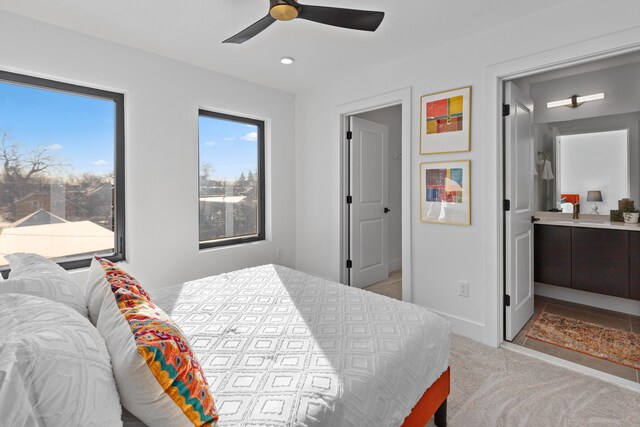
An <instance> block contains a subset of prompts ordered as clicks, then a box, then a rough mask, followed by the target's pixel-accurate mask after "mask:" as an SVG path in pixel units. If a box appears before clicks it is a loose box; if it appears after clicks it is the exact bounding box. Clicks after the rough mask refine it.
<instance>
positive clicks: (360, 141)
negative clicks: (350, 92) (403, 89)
mask: <svg viewBox="0 0 640 427" xmlns="http://www.w3.org/2000/svg"><path fill="white" fill-rule="evenodd" d="M348 123H349V131H348V132H350V134H349V135H350V136H351V139H348V140H347V144H349V156H348V157H347V159H346V160H347V162H346V163H347V164H346V167H347V177H348V181H349V183H348V187H349V193H350V194H349V196H350V197H349V198H348V200H347V210H348V217H349V230H350V233H349V235H350V236H349V237H350V239H349V244H348V248H349V253H348V259H349V260H350V261H351V268H349V273H350V274H349V284H350V285H351V286H355V287H358V288H364V289H366V290H368V291H371V292H375V293H380V294H383V295H386V296H389V297H392V298H397V299H400V300H401V299H402V162H401V160H402V106H401V105H393V106H389V107H384V108H379V109H375V110H370V111H366V112H363V113H359V114H355V115H352V116H349V117H348Z"/></svg>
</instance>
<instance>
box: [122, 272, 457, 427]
mask: <svg viewBox="0 0 640 427" xmlns="http://www.w3.org/2000/svg"><path fill="white" fill-rule="evenodd" d="M152 297H153V300H154V302H155V303H156V304H157V305H158V306H160V307H161V308H163V309H164V310H165V311H166V312H167V313H169V314H170V315H171V317H172V318H173V319H174V320H175V321H176V323H178V325H179V326H180V327H181V329H182V330H183V331H184V333H185V334H186V335H187V337H188V339H189V341H190V343H191V345H192V347H193V349H194V351H195V352H196V355H197V357H198V359H199V360H200V364H201V365H202V367H203V370H204V372H205V375H206V377H207V380H208V382H209V385H210V388H211V390H213V392H214V396H215V399H216V406H217V407H218V411H219V415H220V426H222V427H225V426H267V425H268V426H292V425H296V426H357V425H377V426H396V425H397V426H400V425H403V426H407V427H408V426H424V425H425V424H426V423H427V422H428V420H429V419H430V418H432V417H433V416H434V414H435V421H436V424H437V425H439V426H443V425H446V398H447V395H448V394H449V370H448V357H449V325H448V323H447V322H446V321H445V320H443V319H442V318H440V317H439V316H437V315H435V314H433V313H431V312H430V311H428V310H426V309H424V308H422V307H418V306H416V305H413V304H407V303H404V302H401V301H397V300H393V299H390V298H387V297H385V296H382V295H377V294H373V293H370V292H366V291H362V290H360V289H356V288H350V287H347V286H344V285H341V284H338V283H335V282H331V281H328V280H324V279H321V278H318V277H313V276H310V275H307V274H305V273H301V272H299V271H296V270H292V269H290V268H287V267H282V266H277V265H265V266H261V267H254V268H248V269H244V270H239V271H234V272H231V273H227V274H221V275H218V276H212V277H208V278H204V279H200V280H194V281H191V282H187V283H184V284H180V285H177V286H173V287H169V288H166V289H163V290H160V291H156V292H154V293H153V294H152ZM425 390H426V392H425ZM123 418H124V421H125V425H126V426H132V427H133V426H140V425H142V424H141V423H139V421H137V420H136V419H135V417H133V416H131V415H130V414H127V413H125V415H124V417H123Z"/></svg>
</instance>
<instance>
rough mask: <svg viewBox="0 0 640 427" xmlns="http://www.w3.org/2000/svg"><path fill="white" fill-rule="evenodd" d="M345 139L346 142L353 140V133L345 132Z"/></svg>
mask: <svg viewBox="0 0 640 427" xmlns="http://www.w3.org/2000/svg"><path fill="white" fill-rule="evenodd" d="M347 139H348V140H352V139H353V132H351V131H350V130H348V131H347Z"/></svg>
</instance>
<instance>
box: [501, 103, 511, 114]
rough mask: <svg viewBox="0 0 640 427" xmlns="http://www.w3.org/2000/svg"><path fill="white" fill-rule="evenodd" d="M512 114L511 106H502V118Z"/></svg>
mask: <svg viewBox="0 0 640 427" xmlns="http://www.w3.org/2000/svg"><path fill="white" fill-rule="evenodd" d="M510 114H511V105H509V104H502V117H507V116H509V115H510Z"/></svg>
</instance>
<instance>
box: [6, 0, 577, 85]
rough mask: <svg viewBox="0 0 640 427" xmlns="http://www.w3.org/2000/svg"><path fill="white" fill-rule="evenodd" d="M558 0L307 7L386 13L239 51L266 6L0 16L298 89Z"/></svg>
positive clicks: (59, 2)
mask: <svg viewBox="0 0 640 427" xmlns="http://www.w3.org/2000/svg"><path fill="white" fill-rule="evenodd" d="M565 1H567V0H535V1H531V0H482V1H478V0H458V1H442V0H438V1H435V0H309V1H308V3H309V4H316V5H321V6H337V7H346V8H352V9H371V10H380V11H384V12H385V13H386V16H385V19H384V21H383V22H382V25H381V26H380V28H379V29H378V31H377V32H375V33H369V32H359V31H354V30H345V29H340V28H335V27H330V26H326V25H320V24H317V23H314V22H309V21H303V20H294V21H291V22H276V23H274V24H273V25H272V26H271V27H270V28H268V29H267V30H265V31H264V32H263V33H262V34H260V35H258V36H257V37H256V38H254V39H252V40H250V41H248V42H246V43H244V44H241V45H232V44H224V45H223V44H222V43H221V42H222V40H224V39H226V38H228V37H229V36H232V35H234V34H236V33H237V32H239V31H240V30H242V29H244V28H245V27H247V26H249V25H250V24H252V23H253V22H255V21H257V20H258V19H260V18H262V17H263V16H264V15H266V14H267V12H268V5H269V2H268V0H186V1H185V0H133V1H132V0H109V1H97V0H56V1H52V0H0V9H4V10H6V11H9V12H13V13H16V14H20V15H24V16H27V17H31V18H34V19H37V20H41V21H44V22H48V23H51V24H54V25H58V26H61V27H65V28H68V29H71V30H74V31H78V32H81V33H85V34H89V35H92V36H95V37H99V38H102V39H106V40H110V41H113V42H116V43H121V44H123V45H127V46H131V47H134V48H138V49H142V50H145V51H148V52H152V53H155V54H159V55H162V56H166V57H169V58H174V59H177V60H180V61H183V62H187V63H190V64H194V65H197V66H200V67H204V68H207V69H211V70H214V71H219V72H222V73H225V74H230V75H234V76H237V77H240V78H242V79H246V80H250V81H254V82H257V83H261V84H264V85H267V86H271V87H275V88H278V89H282V90H286V91H290V92H296V91H298V90H302V89H305V88H309V87H312V86H314V85H315V84H317V83H321V82H326V81H329V80H331V79H334V78H339V76H340V75H342V74H343V73H345V72H346V73H353V72H356V71H358V70H361V69H366V68H370V67H375V66H376V65H379V64H382V63H386V62H389V61H394V60H397V59H400V58H403V57H406V56H410V55H412V54H415V53H417V52H419V51H423V50H426V49H428V48H430V47H433V46H437V45H441V44H444V43H447V42H448V41H450V40H452V39H456V38H460V37H464V36H467V35H470V34H473V33H476V32H479V31H482V30H484V29H487V28H490V27H494V26H496V25H499V24H500V23H503V22H505V21H509V20H514V19H517V18H518V17H521V16H523V15H528V14H532V13H535V12H538V11H541V10H543V9H547V8H550V7H553V6H555V5H558V4H559V3H563V2H565ZM303 3H304V2H303ZM282 56H292V57H294V58H295V59H296V62H295V64H294V65H291V66H283V65H281V64H280V62H279V59H280V57H282Z"/></svg>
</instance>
